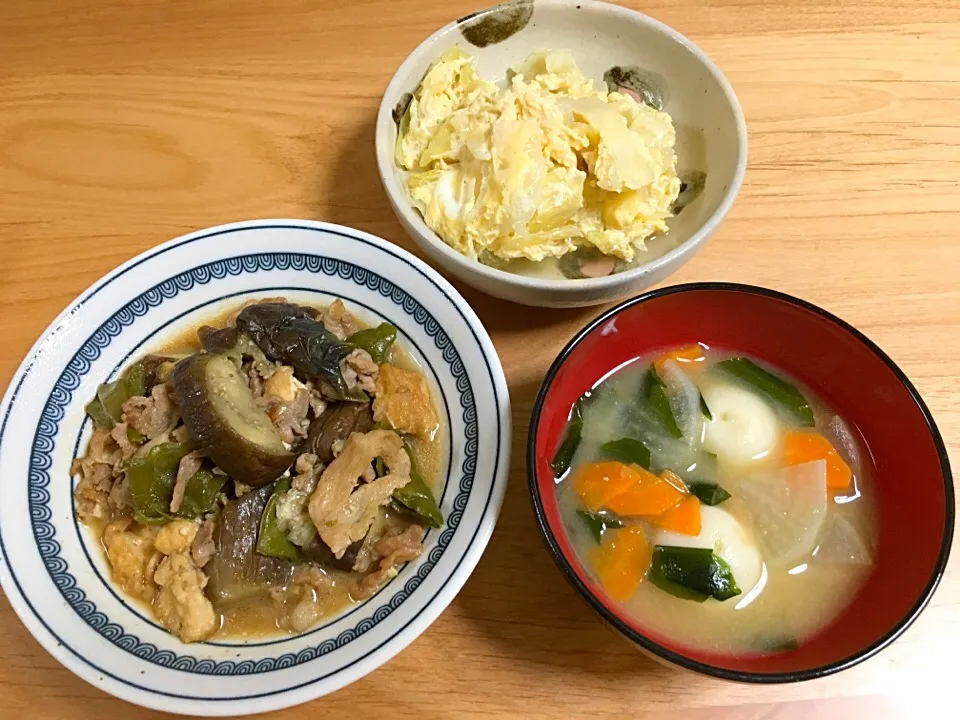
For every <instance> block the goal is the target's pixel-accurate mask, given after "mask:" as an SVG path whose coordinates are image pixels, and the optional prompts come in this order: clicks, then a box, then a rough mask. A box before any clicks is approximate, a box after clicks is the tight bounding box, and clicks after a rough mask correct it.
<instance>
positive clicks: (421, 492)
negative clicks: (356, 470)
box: [377, 445, 443, 528]
mask: <svg viewBox="0 0 960 720" xmlns="http://www.w3.org/2000/svg"><path fill="white" fill-rule="evenodd" d="M407 455H409V456H410V482H408V483H407V484H406V485H404V486H403V487H402V488H397V489H396V490H394V491H393V497H394V499H395V500H397V501H398V502H399V503H400V504H401V505H403V506H404V507H406V508H407V509H409V510H411V511H413V513H414V514H415V515H416V516H417V517H419V518H420V519H421V520H423V521H424V522H426V523H427V524H428V525H429V526H430V527H434V528H438V527H441V526H442V525H443V513H442V512H440V508H439V507H438V506H437V501H436V499H434V497H433V493H432V492H431V491H430V486H429V485H427V483H426V481H425V480H424V479H423V476H422V475H421V474H420V471H419V470H418V469H417V464H416V463H415V462H414V460H413V453H411V452H410V446H409V445H407ZM381 468H382V463H381V465H380V466H378V468H377V470H378V472H380V474H383V472H382V469H381Z"/></svg>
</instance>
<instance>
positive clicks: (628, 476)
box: [573, 461, 638, 512]
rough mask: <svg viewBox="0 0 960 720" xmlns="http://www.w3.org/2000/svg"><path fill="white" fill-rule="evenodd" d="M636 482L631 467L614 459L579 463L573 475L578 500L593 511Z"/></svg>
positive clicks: (604, 505) (608, 503) (606, 505)
mask: <svg viewBox="0 0 960 720" xmlns="http://www.w3.org/2000/svg"><path fill="white" fill-rule="evenodd" d="M637 482H638V480H637V477H636V474H635V472H634V470H633V469H632V468H631V467H629V466H628V465H624V464H623V463H621V462H615V461H608V462H598V463H590V464H589V465H581V466H580V467H579V468H577V470H576V474H575V475H574V477H573V487H574V489H575V490H576V492H577V495H578V496H579V498H580V502H582V503H583V504H584V505H586V506H587V508H589V509H590V510H593V511H594V512H596V511H597V510H602V509H603V508H605V507H609V506H610V501H611V500H613V498H615V497H617V496H618V495H621V494H622V493H624V492H626V491H627V489H629V488H630V487H631V486H632V485H634V484H636V483H637Z"/></svg>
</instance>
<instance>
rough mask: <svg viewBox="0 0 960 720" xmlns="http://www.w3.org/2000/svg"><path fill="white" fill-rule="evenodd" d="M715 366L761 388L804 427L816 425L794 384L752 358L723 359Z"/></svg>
mask: <svg viewBox="0 0 960 720" xmlns="http://www.w3.org/2000/svg"><path fill="white" fill-rule="evenodd" d="M714 368H716V369H717V370H722V371H724V372H728V373H730V374H731V375H733V376H734V377H737V378H739V379H740V380H742V381H743V382H745V383H746V384H747V385H750V386H751V387H753V388H755V389H756V390H759V391H760V392H761V393H763V394H764V395H766V396H767V397H768V398H770V399H771V400H773V401H774V402H775V403H777V405H779V406H780V407H782V408H783V409H785V410H786V411H787V412H789V413H790V414H791V415H792V416H793V417H794V418H795V419H796V420H797V422H799V423H800V425H802V426H804V427H814V425H816V421H815V420H814V417H813V409H812V408H811V407H810V403H809V402H808V401H807V399H806V398H805V397H804V396H803V394H802V393H801V392H800V391H799V390H798V389H797V388H796V387H795V386H794V385H791V384H790V383H788V382H787V381H786V380H783V379H781V378H779V377H777V376H776V375H774V374H773V373H770V372H768V371H766V370H764V369H763V368H762V367H760V366H759V365H757V364H756V363H755V362H753V361H752V360H749V359H747V358H745V357H736V358H731V359H729V360H721V361H720V362H718V363H717V364H716V365H714Z"/></svg>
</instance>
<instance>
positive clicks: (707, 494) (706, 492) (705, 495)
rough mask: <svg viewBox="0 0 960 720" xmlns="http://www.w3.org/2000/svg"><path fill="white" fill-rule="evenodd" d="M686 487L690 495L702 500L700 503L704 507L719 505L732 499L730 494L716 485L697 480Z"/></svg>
mask: <svg viewBox="0 0 960 720" xmlns="http://www.w3.org/2000/svg"><path fill="white" fill-rule="evenodd" d="M686 485H687V490H689V491H690V494H691V495H696V496H697V497H698V498H700V502H702V503H703V504H704V505H719V504H720V503H722V502H724V501H726V500H729V499H730V493H728V492H727V491H726V490H724V489H723V488H722V487H720V486H719V485H717V484H716V483H712V482H703V481H700V480H695V481H693V482H688V483H687V484H686Z"/></svg>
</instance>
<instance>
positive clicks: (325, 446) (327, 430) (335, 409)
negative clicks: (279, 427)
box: [302, 402, 373, 464]
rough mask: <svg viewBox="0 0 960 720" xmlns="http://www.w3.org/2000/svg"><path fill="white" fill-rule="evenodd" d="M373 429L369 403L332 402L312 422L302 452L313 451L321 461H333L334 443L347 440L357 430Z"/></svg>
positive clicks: (367, 430) (361, 431)
mask: <svg viewBox="0 0 960 720" xmlns="http://www.w3.org/2000/svg"><path fill="white" fill-rule="evenodd" d="M372 429H373V412H372V411H371V410H370V406H369V405H362V404H360V403H351V402H344V403H336V404H333V403H331V404H330V406H329V407H327V409H326V411H325V412H324V413H323V415H321V416H320V417H318V418H317V419H316V420H314V421H313V422H312V423H310V429H309V430H308V431H307V442H306V446H305V447H304V448H303V450H302V452H308V453H313V454H314V455H316V456H317V458H318V459H319V460H320V462H322V463H324V464H327V463H329V462H332V461H333V444H334V443H335V442H337V440H346V439H347V438H348V437H350V435H352V434H353V433H355V432H359V433H365V432H369V431H370V430H372Z"/></svg>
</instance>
